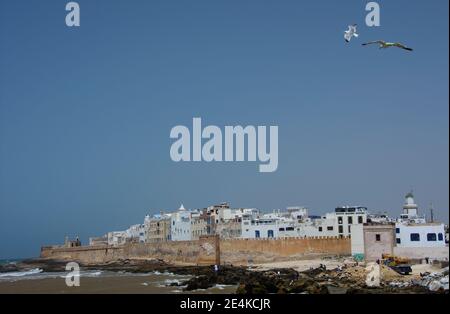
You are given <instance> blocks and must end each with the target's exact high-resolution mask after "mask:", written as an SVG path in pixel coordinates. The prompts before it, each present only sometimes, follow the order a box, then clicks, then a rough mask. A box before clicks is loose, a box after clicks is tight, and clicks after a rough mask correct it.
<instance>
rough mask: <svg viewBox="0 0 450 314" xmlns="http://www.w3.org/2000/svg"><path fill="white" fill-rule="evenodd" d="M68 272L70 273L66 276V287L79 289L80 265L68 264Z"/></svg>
mask: <svg viewBox="0 0 450 314" xmlns="http://www.w3.org/2000/svg"><path fill="white" fill-rule="evenodd" d="M66 270H67V271H69V273H68V274H67V275H66V276H65V279H66V285H67V286H68V287H79V286H80V265H78V263H75V262H70V263H67V265H66Z"/></svg>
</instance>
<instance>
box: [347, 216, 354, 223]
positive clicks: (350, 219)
mask: <svg viewBox="0 0 450 314" xmlns="http://www.w3.org/2000/svg"><path fill="white" fill-rule="evenodd" d="M347 220H348V224H349V225H351V224H352V223H353V217H352V216H349V217H348V219H347Z"/></svg>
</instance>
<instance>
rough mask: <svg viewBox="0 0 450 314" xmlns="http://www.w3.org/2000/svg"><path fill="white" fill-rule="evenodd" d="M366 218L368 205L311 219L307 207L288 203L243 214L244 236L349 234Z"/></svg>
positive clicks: (336, 210)
mask: <svg viewBox="0 0 450 314" xmlns="http://www.w3.org/2000/svg"><path fill="white" fill-rule="evenodd" d="M365 222H367V208H366V207H361V206H345V207H338V208H336V209H335V212H334V213H327V214H326V215H324V216H322V217H319V218H315V219H312V218H310V217H309V216H308V210H307V208H304V207H288V209H287V211H286V212H281V211H279V210H278V211H274V212H273V213H270V214H265V215H262V216H258V217H255V216H254V215H253V216H252V215H243V218H242V238H245V239H254V238H283V237H321V236H322V237H339V236H340V237H347V236H350V234H351V232H352V231H351V228H352V226H355V225H359V224H360V225H362V224H363V223H365Z"/></svg>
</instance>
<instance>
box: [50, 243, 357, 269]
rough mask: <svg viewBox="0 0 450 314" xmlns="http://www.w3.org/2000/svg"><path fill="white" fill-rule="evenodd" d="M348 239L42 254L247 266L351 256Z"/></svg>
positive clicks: (61, 250) (86, 259) (101, 248)
mask: <svg viewBox="0 0 450 314" xmlns="http://www.w3.org/2000/svg"><path fill="white" fill-rule="evenodd" d="M350 254H351V245H350V239H349V238H285V239H270V240H269V239H230V240H219V238H218V237H215V236H209V237H201V238H200V240H196V241H169V242H162V243H130V244H126V245H123V246H117V247H112V246H83V247H72V248H62V247H43V248H42V249H41V257H42V258H48V259H59V260H70V261H79V262H81V263H84V264H96V263H106V262H111V261H115V260H120V259H150V258H153V259H155V258H156V259H162V260H164V261H166V262H169V263H174V264H190V265H214V264H220V263H221V262H222V263H223V264H234V265H247V264H248V263H249V262H253V263H265V262H276V261H283V260H289V259H296V258H307V257H309V256H317V255H320V256H322V255H350Z"/></svg>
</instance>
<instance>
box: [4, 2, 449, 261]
mask: <svg viewBox="0 0 450 314" xmlns="http://www.w3.org/2000/svg"><path fill="white" fill-rule="evenodd" d="M66 3H67V2H66V1H62V2H61V1H57V0H48V1H45V2H43V3H41V2H37V1H33V2H30V1H25V0H18V1H9V0H8V1H1V4H0V42H1V44H0V68H1V71H0V238H2V239H8V241H0V259H5V258H21V257H32V256H36V255H38V254H39V247H40V246H41V245H42V244H45V243H59V242H61V241H62V239H63V237H64V236H65V235H70V236H76V235H78V236H80V238H81V239H82V241H83V242H84V243H86V241H87V239H88V238H89V237H90V236H92V235H101V234H104V233H105V232H106V231H108V230H121V229H122V228H125V227H127V226H129V225H132V224H133V223H135V222H139V221H141V220H142V218H143V216H144V215H145V214H148V213H149V214H151V212H149V211H150V210H155V211H159V210H161V209H163V210H174V209H177V208H178V207H179V205H180V204H181V203H183V204H184V206H185V207H187V208H197V207H199V208H202V207H204V206H208V205H209V204H216V203H218V202H223V201H227V202H229V203H230V204H232V206H239V207H241V206H242V207H255V208H259V209H261V210H263V211H265V212H270V211H271V210H272V209H277V208H286V207H288V206H306V207H309V208H310V210H311V213H313V214H317V215H320V214H324V213H326V212H330V211H332V210H333V209H334V208H335V207H337V206H340V205H360V206H365V207H367V208H368V209H369V210H371V211H372V210H373V211H387V212H388V214H390V215H392V216H395V215H397V214H398V212H399V209H400V208H401V206H402V204H403V196H404V194H405V193H407V192H408V191H409V190H411V189H413V190H414V192H415V194H416V201H417V203H418V204H419V206H420V209H421V210H422V213H428V208H429V206H430V203H431V202H432V203H433V207H434V211H435V217H436V219H437V220H439V221H442V222H444V223H448V220H449V219H448V216H449V213H448V212H449V194H448V190H449V137H448V130H449V124H448V114H449V106H448V104H449V98H448V84H449V76H448V67H449V63H448V53H449V50H448V49H449V48H448V41H447V40H443V38H448V36H449V34H448V5H449V4H448V1H432V2H430V3H426V4H425V3H424V2H416V1H414V2H411V1H406V0H397V1H380V5H381V13H380V14H381V24H380V26H379V27H368V26H366V25H365V17H366V14H367V11H366V10H365V5H366V2H364V1H363V2H361V1H359V0H348V1H345V2H341V1H339V2H336V1H306V2H305V1H301V2H299V1H293V0H286V1H284V2H283V4H282V5H280V4H279V3H275V2H270V1H269V2H264V3H262V2H261V1H254V0H248V1H235V2H233V3H231V2H229V1H213V2H211V1H205V0H196V1H174V2H170V3H169V2H167V1H149V2H143V1H141V2H139V3H125V2H123V1H114V0H110V1H105V0H96V1H86V0H81V1H78V3H79V5H80V7H81V26H80V27H76V28H69V27H67V25H66V23H65V16H66V14H67V11H66V10H65V5H66ZM352 24H358V34H359V37H358V38H352V40H351V41H350V42H349V43H347V42H345V39H344V32H345V31H346V30H347V29H348V25H352ZM378 39H384V40H386V41H393V42H396V41H401V42H403V43H405V44H407V45H408V46H410V47H413V48H414V51H412V52H410V51H405V50H403V49H393V48H390V49H378V48H376V47H373V46H372V47H362V46H361V44H362V43H364V42H367V41H371V40H378ZM371 48H373V49H371ZM195 117H200V118H201V119H202V123H203V124H204V125H214V126H217V127H219V128H221V129H222V128H223V127H224V126H237V125H242V126H246V125H253V126H270V125H276V126H278V164H277V165H278V167H277V169H276V171H274V172H271V173H260V172H259V171H258V166H259V165H258V163H256V162H251V161H245V162H235V161H233V162H220V163H214V162H212V163H208V162H203V161H202V162H187V163H183V162H181V163H177V162H174V161H173V160H172V159H171V157H170V147H171V145H172V143H173V141H172V140H171V138H170V131H171V129H172V128H173V127H174V126H177V125H186V126H189V125H191V123H192V120H193V118H195Z"/></svg>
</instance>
